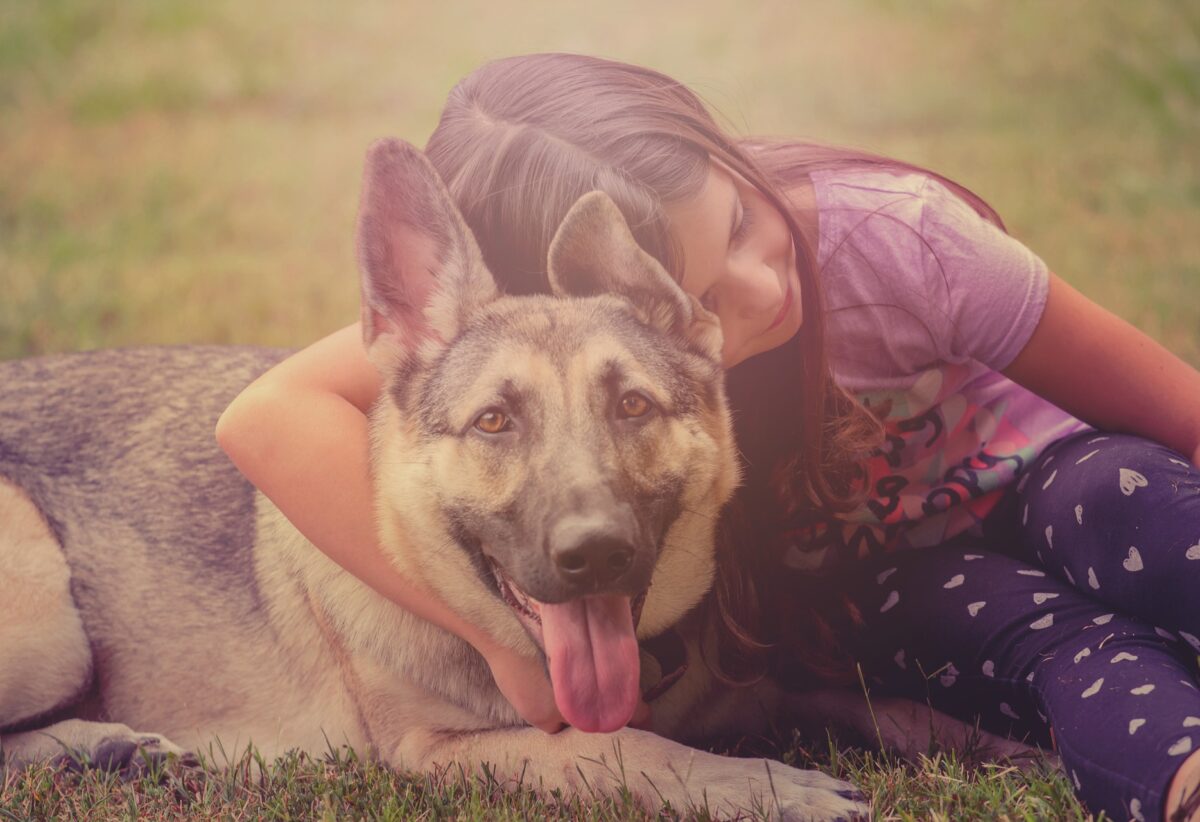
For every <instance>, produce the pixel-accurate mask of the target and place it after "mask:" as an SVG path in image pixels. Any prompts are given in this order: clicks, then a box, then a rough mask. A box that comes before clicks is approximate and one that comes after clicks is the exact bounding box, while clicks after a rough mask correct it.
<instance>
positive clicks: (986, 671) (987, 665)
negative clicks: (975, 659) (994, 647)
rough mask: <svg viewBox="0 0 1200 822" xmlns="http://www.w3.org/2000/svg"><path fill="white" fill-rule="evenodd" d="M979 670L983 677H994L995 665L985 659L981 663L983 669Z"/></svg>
mask: <svg viewBox="0 0 1200 822" xmlns="http://www.w3.org/2000/svg"><path fill="white" fill-rule="evenodd" d="M981 670H982V671H983V675H984V676H992V677H994V676H995V675H996V663H995V662H992V661H991V660H990V659H985V660H984V661H983V667H982V669H981Z"/></svg>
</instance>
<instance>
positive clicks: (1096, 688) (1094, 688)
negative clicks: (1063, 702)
mask: <svg viewBox="0 0 1200 822" xmlns="http://www.w3.org/2000/svg"><path fill="white" fill-rule="evenodd" d="M1103 684H1104V677H1100V678H1099V679H1097V680H1096V681H1095V682H1093V683H1092V684H1091V687H1089V688H1088V689H1087V690H1086V691H1084V692H1083V693H1081V694H1080V696H1081V697H1083V698H1084V699H1087V698H1088V697H1089V696H1095V695H1096V694H1098V693H1100V686H1101V685H1103Z"/></svg>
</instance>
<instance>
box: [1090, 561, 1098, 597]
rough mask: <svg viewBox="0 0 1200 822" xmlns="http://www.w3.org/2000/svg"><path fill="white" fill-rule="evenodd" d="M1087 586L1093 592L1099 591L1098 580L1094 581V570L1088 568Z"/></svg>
mask: <svg viewBox="0 0 1200 822" xmlns="http://www.w3.org/2000/svg"><path fill="white" fill-rule="evenodd" d="M1088 585H1090V586H1092V590H1093V591H1099V590H1100V580H1098V579H1096V569H1095V568H1092V567H1091V566H1089V567H1088Z"/></svg>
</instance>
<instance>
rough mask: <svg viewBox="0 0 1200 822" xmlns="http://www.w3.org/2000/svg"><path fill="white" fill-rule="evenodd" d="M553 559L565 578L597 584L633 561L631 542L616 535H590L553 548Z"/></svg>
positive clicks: (614, 576)
mask: <svg viewBox="0 0 1200 822" xmlns="http://www.w3.org/2000/svg"><path fill="white" fill-rule="evenodd" d="M554 563H555V565H556V566H557V567H558V571H559V573H560V574H562V576H563V578H564V579H566V580H567V581H568V582H571V583H572V584H575V585H583V586H587V587H596V588H600V587H603V586H605V585H609V584H611V583H613V582H615V581H616V580H618V579H620V577H621V575H622V574H624V573H625V572H626V571H628V570H629V567H630V566H631V565H633V546H632V545H630V544H629V543H628V542H626V541H625V540H623V539H620V538H619V537H612V536H607V535H595V536H590V537H587V538H585V539H583V540H581V541H579V542H578V543H576V544H574V545H570V546H566V547H564V548H562V549H560V550H558V551H556V552H555V554H554Z"/></svg>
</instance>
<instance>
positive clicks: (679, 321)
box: [549, 191, 722, 361]
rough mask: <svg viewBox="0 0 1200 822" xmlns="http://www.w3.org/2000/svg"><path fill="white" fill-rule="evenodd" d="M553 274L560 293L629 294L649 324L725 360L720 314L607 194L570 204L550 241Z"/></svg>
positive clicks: (591, 195) (598, 193)
mask: <svg viewBox="0 0 1200 822" xmlns="http://www.w3.org/2000/svg"><path fill="white" fill-rule="evenodd" d="M549 274H550V287H551V289H553V291H554V293H555V294H557V295H560V296H568V295H569V296H577V297H590V296H594V295H596V294H616V295H618V296H621V297H624V298H625V299H626V300H628V301H629V302H630V304H632V305H633V307H634V309H635V310H636V311H638V312H639V313H640V314H641V316H642V318H643V319H644V320H645V322H647V323H648V324H650V325H653V326H655V327H656V328H659V329H661V330H663V331H666V332H667V333H670V334H676V335H679V336H680V337H682V338H684V339H687V340H689V341H690V342H692V343H693V345H694V346H695V347H697V348H698V349H699V350H700V351H701V352H702V353H703V354H705V355H706V356H708V357H709V358H710V359H713V360H716V361H720V358H721V343H722V338H721V326H720V323H719V322H718V321H717V318H716V316H714V315H713V314H712V313H710V312H708V311H706V310H705V309H704V308H703V307H701V305H700V303H699V301H698V300H696V299H695V298H694V297H692V296H690V295H688V294H687V293H686V292H684V290H683V289H682V288H680V287H679V284H678V283H676V282H675V281H674V280H673V279H671V275H670V274H668V273H667V270H666V269H665V268H663V267H662V265H661V264H660V263H659V262H658V260H656V259H654V258H653V257H651V256H650V255H649V254H647V253H646V252H645V251H644V250H643V249H642V247H641V246H639V245H638V244H637V240H635V239H634V237H633V233H632V232H631V231H630V230H629V224H628V223H626V222H625V217H624V215H622V214H621V210H620V209H619V208H617V204H616V203H614V202H613V201H612V199H611V198H609V196H608V195H607V194H605V193H604V192H602V191H593V192H591V193H589V194H585V195H583V196H582V197H580V198H579V200H578V201H577V202H576V203H575V205H573V206H571V210H570V211H568V212H567V216H566V217H564V218H563V221H562V225H560V226H559V227H558V231H557V232H556V233H555V235H554V240H553V241H552V242H551V243H550V260H549Z"/></svg>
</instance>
